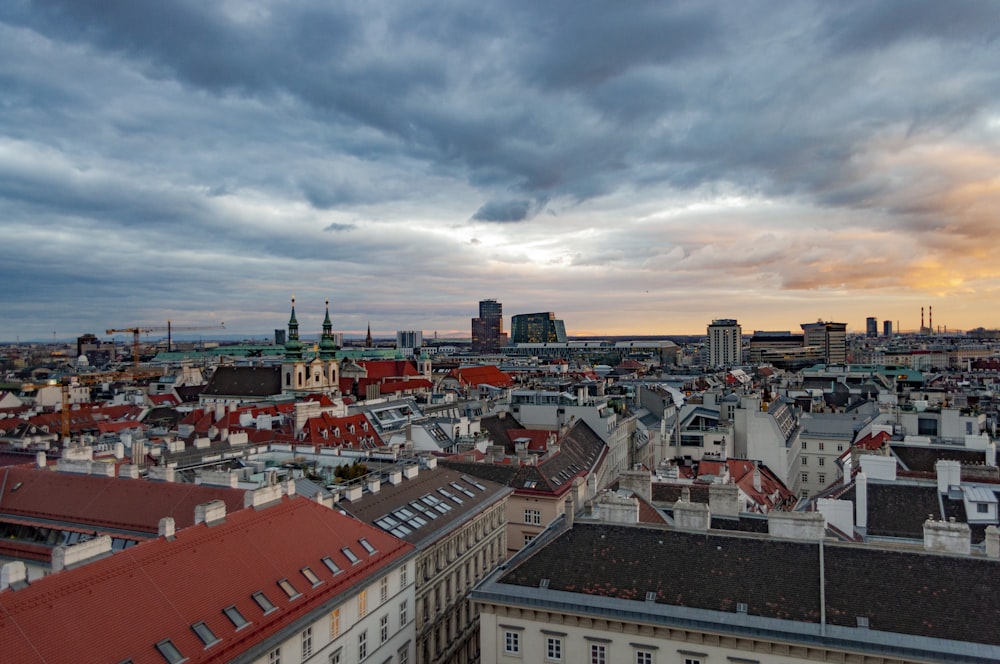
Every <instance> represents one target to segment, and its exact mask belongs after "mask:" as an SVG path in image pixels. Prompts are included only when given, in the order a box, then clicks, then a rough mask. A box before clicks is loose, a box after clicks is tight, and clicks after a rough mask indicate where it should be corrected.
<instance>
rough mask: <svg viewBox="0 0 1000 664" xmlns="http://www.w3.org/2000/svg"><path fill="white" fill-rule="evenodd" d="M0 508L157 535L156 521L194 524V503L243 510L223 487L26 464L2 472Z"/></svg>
mask: <svg viewBox="0 0 1000 664" xmlns="http://www.w3.org/2000/svg"><path fill="white" fill-rule="evenodd" d="M0 486H2V487H3V490H2V493H0V505H3V511H4V513H5V514H8V515H10V516H12V517H21V518H29V519H52V520H54V521H62V522H69V523H78V524H87V525H90V526H93V527H94V528H95V529H101V528H118V529H124V530H131V531H137V532H145V533H156V532H157V529H158V527H159V523H160V519H161V518H163V517H165V516H170V517H173V518H174V522H175V523H176V526H177V528H178V529H180V528H186V527H187V526H190V525H192V524H193V523H194V508H195V506H196V505H200V504H202V503H207V502H209V501H212V500H222V501H223V502H225V503H226V508H227V509H228V510H230V511H236V510H240V509H243V498H244V494H245V492H244V491H242V490H238V489H230V488H224V487H210V486H202V485H198V484H181V483H174V482H149V481H146V480H126V479H119V478H114V477H99V476H94V475H74V474H70V473H57V472H52V471H50V470H45V469H35V468H32V467H25V466H9V467H6V468H3V469H0Z"/></svg>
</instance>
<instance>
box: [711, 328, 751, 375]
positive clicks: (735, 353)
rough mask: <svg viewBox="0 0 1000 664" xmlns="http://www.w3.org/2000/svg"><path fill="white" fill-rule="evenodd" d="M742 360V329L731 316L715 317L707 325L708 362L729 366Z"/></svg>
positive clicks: (718, 365) (715, 365)
mask: <svg viewBox="0 0 1000 664" xmlns="http://www.w3.org/2000/svg"><path fill="white" fill-rule="evenodd" d="M742 361H743V329H742V328H741V327H740V324H739V323H737V322H736V320H735V319H732V318H717V319H715V320H713V321H712V323H711V324H710V325H709V326H708V364H709V366H713V367H729V366H733V365H734V364H740V363H741V362H742Z"/></svg>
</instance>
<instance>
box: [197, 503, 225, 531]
mask: <svg viewBox="0 0 1000 664" xmlns="http://www.w3.org/2000/svg"><path fill="white" fill-rule="evenodd" d="M225 520H226V503H225V502H223V501H221V500H213V501H211V502H208V503H202V504H201V505H195V508H194V525H196V526H197V525H198V524H199V523H204V524H205V525H206V526H214V525H216V524H219V523H223V522H224V521H225Z"/></svg>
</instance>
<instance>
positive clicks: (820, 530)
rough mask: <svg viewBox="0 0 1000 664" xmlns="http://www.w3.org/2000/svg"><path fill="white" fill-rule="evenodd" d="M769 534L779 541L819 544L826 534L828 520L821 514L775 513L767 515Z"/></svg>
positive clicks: (771, 512)
mask: <svg viewBox="0 0 1000 664" xmlns="http://www.w3.org/2000/svg"><path fill="white" fill-rule="evenodd" d="M767 532H768V534H769V535H770V536H771V537H776V538H779V539H793V540H804V541H807V542H818V541H820V540H821V539H823V536H824V535H825V534H826V518H825V517H824V516H823V515H822V514H820V513H819V512H775V511H774V510H772V511H770V512H768V514H767Z"/></svg>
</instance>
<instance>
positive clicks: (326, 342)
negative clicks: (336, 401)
mask: <svg viewBox="0 0 1000 664" xmlns="http://www.w3.org/2000/svg"><path fill="white" fill-rule="evenodd" d="M318 357H319V360H320V361H321V362H322V363H323V374H324V377H325V380H326V384H327V385H328V386H329V387H330V388H331V389H333V390H336V389H337V388H339V387H340V365H339V364H338V362H337V342H336V340H334V338H333V323H331V322H330V300H329V299H327V301H326V318H324V319H323V334H322V336H320V339H319V356H318Z"/></svg>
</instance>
